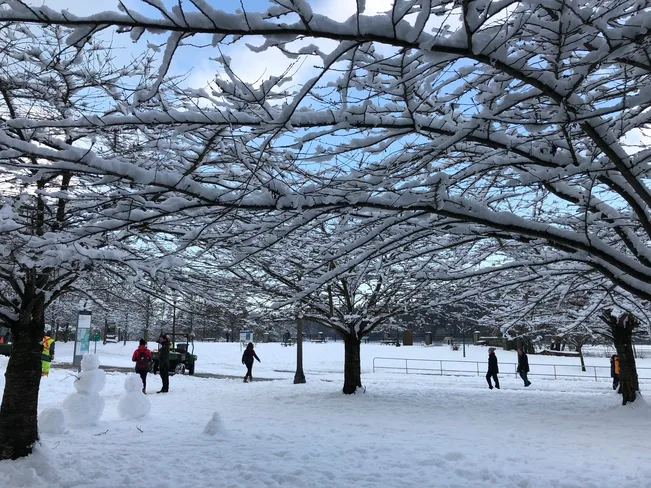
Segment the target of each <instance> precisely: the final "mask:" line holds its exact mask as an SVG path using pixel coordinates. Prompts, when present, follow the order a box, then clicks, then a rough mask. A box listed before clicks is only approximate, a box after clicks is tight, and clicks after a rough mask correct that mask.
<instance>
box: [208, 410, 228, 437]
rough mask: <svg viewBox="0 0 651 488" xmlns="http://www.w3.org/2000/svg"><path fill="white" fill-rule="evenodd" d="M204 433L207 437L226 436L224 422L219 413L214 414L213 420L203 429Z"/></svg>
mask: <svg viewBox="0 0 651 488" xmlns="http://www.w3.org/2000/svg"><path fill="white" fill-rule="evenodd" d="M203 433H204V434H206V435H221V436H223V435H225V434H226V431H225V430H224V422H223V421H222V418H221V416H220V415H219V412H214V413H213V414H212V418H211V419H210V420H209V421H208V423H207V424H206V426H205V427H204V429H203Z"/></svg>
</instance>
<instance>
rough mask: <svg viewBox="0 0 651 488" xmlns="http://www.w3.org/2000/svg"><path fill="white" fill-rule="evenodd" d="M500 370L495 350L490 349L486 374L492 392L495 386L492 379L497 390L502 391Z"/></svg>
mask: <svg viewBox="0 0 651 488" xmlns="http://www.w3.org/2000/svg"><path fill="white" fill-rule="evenodd" d="M499 372H500V370H499V368H498V366H497V356H496V355H495V348H494V347H489V348H488V372H487V373H486V381H487V382H488V387H489V388H490V389H491V390H492V389H493V384H492V383H491V378H493V380H494V381H495V388H497V389H498V390H499V389H500V380H499V379H498V378H497V373H499Z"/></svg>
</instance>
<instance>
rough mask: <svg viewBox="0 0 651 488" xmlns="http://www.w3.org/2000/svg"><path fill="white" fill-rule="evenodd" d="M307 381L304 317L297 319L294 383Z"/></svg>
mask: <svg viewBox="0 0 651 488" xmlns="http://www.w3.org/2000/svg"><path fill="white" fill-rule="evenodd" d="M302 383H305V373H304V372H303V319H301V318H297V319H296V373H295V374H294V384H295V385H297V384H302Z"/></svg>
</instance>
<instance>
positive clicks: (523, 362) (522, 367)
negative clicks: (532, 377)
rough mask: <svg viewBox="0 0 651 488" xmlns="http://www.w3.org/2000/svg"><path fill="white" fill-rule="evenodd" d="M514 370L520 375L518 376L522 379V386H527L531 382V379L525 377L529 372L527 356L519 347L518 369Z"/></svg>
mask: <svg viewBox="0 0 651 488" xmlns="http://www.w3.org/2000/svg"><path fill="white" fill-rule="evenodd" d="M516 371H517V372H518V374H519V375H520V378H522V381H524V386H529V385H530V384H531V381H529V379H528V378H527V374H528V373H529V358H528V357H527V353H526V352H524V350H523V349H522V348H521V347H520V348H518V369H517V370H516Z"/></svg>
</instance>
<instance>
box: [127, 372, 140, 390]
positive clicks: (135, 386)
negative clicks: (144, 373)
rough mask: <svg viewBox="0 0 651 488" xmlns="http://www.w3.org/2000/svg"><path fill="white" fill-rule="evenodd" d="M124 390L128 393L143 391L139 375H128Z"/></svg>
mask: <svg viewBox="0 0 651 488" xmlns="http://www.w3.org/2000/svg"><path fill="white" fill-rule="evenodd" d="M124 389H125V390H126V391H128V392H132V391H137V392H139V391H141V390H142V379H141V378H140V376H139V375H137V374H129V375H127V379H126V380H125V381H124Z"/></svg>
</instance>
